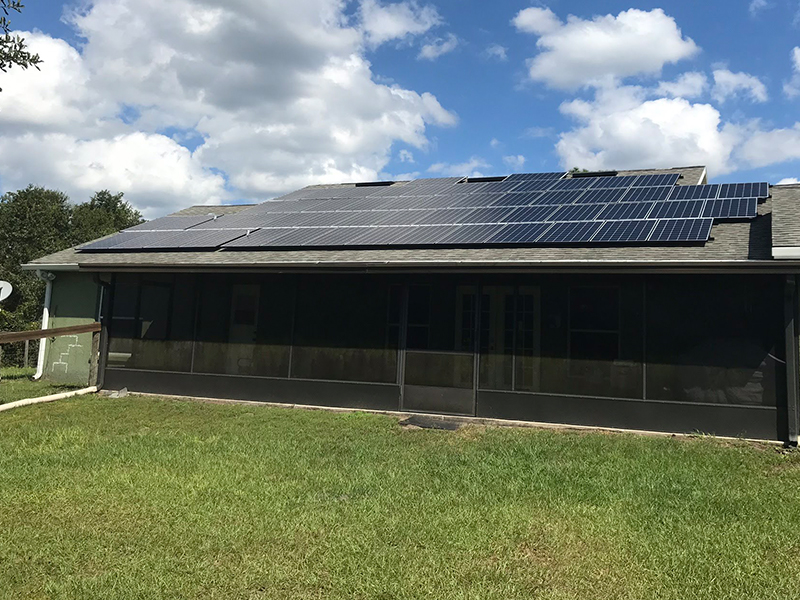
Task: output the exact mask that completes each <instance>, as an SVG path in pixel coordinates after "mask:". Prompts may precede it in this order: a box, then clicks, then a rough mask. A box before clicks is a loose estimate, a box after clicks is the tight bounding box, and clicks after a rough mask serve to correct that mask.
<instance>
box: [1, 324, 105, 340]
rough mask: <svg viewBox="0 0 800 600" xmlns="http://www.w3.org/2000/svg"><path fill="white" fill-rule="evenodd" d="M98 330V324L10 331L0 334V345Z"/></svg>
mask: <svg viewBox="0 0 800 600" xmlns="http://www.w3.org/2000/svg"><path fill="white" fill-rule="evenodd" d="M100 329H101V327H100V323H87V324H86V325H72V326H71V327H54V328H53V329H34V330H32V331H12V332H8V333H0V344H10V343H12V342H24V341H25V340H40V339H42V338H49V337H59V336H62V335H75V334H77V333H94V332H95V331H100Z"/></svg>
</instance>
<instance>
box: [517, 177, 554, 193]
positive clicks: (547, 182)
mask: <svg viewBox="0 0 800 600" xmlns="http://www.w3.org/2000/svg"><path fill="white" fill-rule="evenodd" d="M557 181H561V180H560V179H527V180H523V181H522V182H521V183H520V184H519V185H517V187H515V188H514V191H515V192H543V191H546V190H548V189H550V187H551V186H552V185H555V183H556V182H557Z"/></svg>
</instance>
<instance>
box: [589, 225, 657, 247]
mask: <svg viewBox="0 0 800 600" xmlns="http://www.w3.org/2000/svg"><path fill="white" fill-rule="evenodd" d="M655 225H656V221H644V220H640V221H608V222H607V223H604V224H603V226H602V227H601V228H600V230H599V231H598V232H597V234H596V235H595V236H594V237H593V238H592V242H608V243H611V242H618V243H622V242H628V243H630V242H646V241H647V238H648V237H650V232H651V231H653V228H654V227H655Z"/></svg>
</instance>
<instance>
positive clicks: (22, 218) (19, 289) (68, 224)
mask: <svg viewBox="0 0 800 600" xmlns="http://www.w3.org/2000/svg"><path fill="white" fill-rule="evenodd" d="M141 222H142V215H141V214H140V213H139V211H137V210H135V209H134V208H132V207H131V205H130V204H128V203H127V202H126V201H125V200H123V198H122V193H119V194H112V193H111V192H109V191H108V190H102V191H99V192H97V193H95V194H94V195H93V196H92V197H91V199H90V200H89V201H88V202H84V203H82V204H78V205H72V204H70V202H69V198H68V197H67V195H66V194H64V193H62V192H59V191H56V190H48V189H45V188H43V187H38V186H33V185H30V186H28V187H27V188H25V189H24V190H19V191H16V192H8V193H7V194H5V195H3V196H1V197H0V279H3V280H6V281H9V282H11V285H13V286H14V293H13V294H12V295H11V297H10V298H8V300H6V301H5V302H3V306H2V307H0V331H2V330H21V329H30V328H31V327H35V326H36V323H37V322H38V320H39V317H40V316H41V311H42V299H43V293H44V282H42V281H40V280H39V279H38V278H36V277H35V275H34V274H32V273H30V272H25V271H22V269H21V268H20V265H22V264H24V263H26V262H29V261H31V260H33V259H35V258H39V257H40V256H44V255H46V254H51V253H53V252H58V251H59V250H64V249H66V248H69V247H71V246H75V245H76V244H81V243H84V242H88V241H89V240H92V239H95V238H98V237H102V236H104V235H107V234H109V233H114V232H115V231H119V230H120V229H125V228H126V227H132V226H134V225H137V224H139V223H141Z"/></svg>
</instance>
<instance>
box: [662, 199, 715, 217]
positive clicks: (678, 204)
mask: <svg viewBox="0 0 800 600" xmlns="http://www.w3.org/2000/svg"><path fill="white" fill-rule="evenodd" d="M704 205H705V200H669V201H667V202H656V205H655V207H654V208H653V212H651V213H650V218H651V219H687V218H690V217H699V216H700V215H701V214H702V213H703V206H704Z"/></svg>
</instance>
